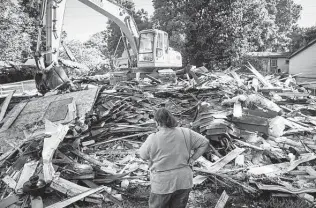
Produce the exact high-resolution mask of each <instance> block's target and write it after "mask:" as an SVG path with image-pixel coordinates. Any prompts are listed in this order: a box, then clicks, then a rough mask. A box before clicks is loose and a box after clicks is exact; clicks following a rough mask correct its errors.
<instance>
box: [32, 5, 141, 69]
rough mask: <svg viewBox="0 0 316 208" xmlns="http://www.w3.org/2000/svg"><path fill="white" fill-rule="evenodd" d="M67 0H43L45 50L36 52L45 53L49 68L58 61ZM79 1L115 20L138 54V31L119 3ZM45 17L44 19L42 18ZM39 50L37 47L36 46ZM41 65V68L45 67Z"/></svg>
mask: <svg viewBox="0 0 316 208" xmlns="http://www.w3.org/2000/svg"><path fill="white" fill-rule="evenodd" d="M66 1H67V0H44V1H43V5H45V6H43V7H42V8H43V11H42V13H43V14H44V10H46V11H45V13H46V15H42V17H43V20H42V21H43V22H46V52H44V53H43V52H42V53H40V52H39V51H37V52H38V53H40V54H42V55H45V65H46V66H45V67H46V68H50V67H51V66H52V65H54V64H56V63H58V55H59V47H60V42H61V33H62V26H63V20H64V13H65V8H66ZM79 1H80V2H81V3H83V4H85V5H86V6H88V7H90V8H92V9H93V10H95V11H97V12H99V13H101V14H102V15H104V16H106V17H108V18H109V19H110V20H112V21H113V22H115V23H116V24H117V25H118V26H119V27H120V29H121V31H122V32H123V33H124V35H125V37H126V38H127V39H128V42H129V44H130V47H131V49H132V51H133V54H134V55H136V56H137V55H138V53H137V49H138V44H139V31H138V29H137V25H136V23H135V20H134V18H133V17H132V16H131V15H130V14H129V13H128V12H127V10H126V9H125V8H124V7H122V6H120V5H119V4H117V3H115V2H113V1H108V0H79ZM44 19H45V20H44ZM40 37H41V33H39V39H40ZM38 50H39V47H38ZM45 67H42V68H45Z"/></svg>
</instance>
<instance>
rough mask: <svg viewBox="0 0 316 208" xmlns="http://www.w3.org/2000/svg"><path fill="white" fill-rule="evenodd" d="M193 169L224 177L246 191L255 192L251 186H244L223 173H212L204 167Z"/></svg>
mask: <svg viewBox="0 0 316 208" xmlns="http://www.w3.org/2000/svg"><path fill="white" fill-rule="evenodd" d="M193 170H195V171H198V172H202V173H207V174H211V175H214V176H216V177H221V178H224V179H226V180H228V181H230V182H232V183H234V184H237V185H239V186H241V187H242V188H243V189H244V190H245V191H246V192H248V193H257V189H255V188H252V187H251V186H246V185H244V184H242V183H239V182H238V181H236V180H234V179H232V178H230V177H227V176H226V175H224V174H218V173H214V172H212V171H209V170H205V169H202V168H193Z"/></svg>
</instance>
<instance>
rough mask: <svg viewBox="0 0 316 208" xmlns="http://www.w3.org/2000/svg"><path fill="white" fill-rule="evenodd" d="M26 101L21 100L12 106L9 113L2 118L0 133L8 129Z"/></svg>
mask: <svg viewBox="0 0 316 208" xmlns="http://www.w3.org/2000/svg"><path fill="white" fill-rule="evenodd" d="M26 104H27V102H22V103H19V104H17V105H16V106H14V108H13V109H12V110H11V111H10V112H9V114H8V115H7V116H6V117H5V118H4V120H3V126H2V127H1V129H0V133H1V132H4V131H5V130H8V129H9V128H10V126H11V125H12V124H13V123H14V121H15V120H16V118H17V117H18V116H19V115H20V113H21V112H22V110H23V109H24V107H25V106H26Z"/></svg>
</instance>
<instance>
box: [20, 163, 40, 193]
mask: <svg viewBox="0 0 316 208" xmlns="http://www.w3.org/2000/svg"><path fill="white" fill-rule="evenodd" d="M37 165H38V161H35V160H34V161H31V162H28V163H26V164H25V165H24V167H23V170H22V173H21V176H20V178H19V181H18V183H17V184H16V187H15V191H18V190H19V189H22V188H23V184H24V183H25V182H26V181H28V180H29V179H30V177H31V176H33V174H34V173H35V171H36V168H37Z"/></svg>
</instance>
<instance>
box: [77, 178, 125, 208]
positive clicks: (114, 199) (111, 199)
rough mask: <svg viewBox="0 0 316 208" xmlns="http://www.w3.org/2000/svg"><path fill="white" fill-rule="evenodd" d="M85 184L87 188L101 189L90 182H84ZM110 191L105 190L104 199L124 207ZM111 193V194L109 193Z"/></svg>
mask: <svg viewBox="0 0 316 208" xmlns="http://www.w3.org/2000/svg"><path fill="white" fill-rule="evenodd" d="M82 182H83V183H85V184H86V185H87V186H89V187H90V188H97V187H99V186H98V185H97V184H95V183H93V182H92V181H90V180H82ZM110 191H111V190H108V189H105V191H104V192H102V194H103V195H104V197H105V198H106V199H108V200H109V201H112V202H114V203H116V204H117V205H119V206H122V203H121V202H120V200H118V199H117V198H115V197H114V196H112V195H111V194H110ZM108 192H109V193H108Z"/></svg>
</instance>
